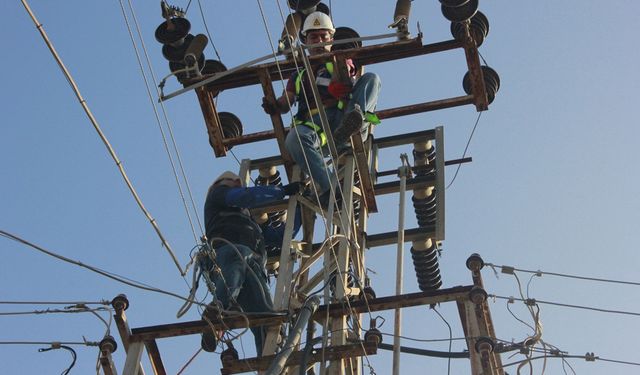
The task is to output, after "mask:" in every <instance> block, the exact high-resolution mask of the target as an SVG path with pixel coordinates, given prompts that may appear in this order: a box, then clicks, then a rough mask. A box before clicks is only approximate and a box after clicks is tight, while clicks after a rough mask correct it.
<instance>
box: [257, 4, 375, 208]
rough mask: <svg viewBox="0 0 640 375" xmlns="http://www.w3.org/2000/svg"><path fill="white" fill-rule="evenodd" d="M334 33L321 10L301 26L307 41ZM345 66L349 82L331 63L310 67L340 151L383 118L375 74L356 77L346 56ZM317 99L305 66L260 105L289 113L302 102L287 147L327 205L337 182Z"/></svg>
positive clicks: (315, 51) (318, 50) (320, 49)
mask: <svg viewBox="0 0 640 375" xmlns="http://www.w3.org/2000/svg"><path fill="white" fill-rule="evenodd" d="M334 33H335V28H334V27H333V23H332V21H331V18H330V17H329V16H328V15H326V14H324V13H322V12H314V13H311V14H309V15H308V16H307V18H306V19H305V21H304V25H303V28H302V35H303V36H304V37H305V43H306V44H308V45H315V44H321V43H330V42H332V41H333V35H334ZM330 49H331V44H326V45H320V46H315V47H310V48H309V54H310V55H312V56H313V55H319V54H323V53H327V52H329V51H330ZM346 64H347V68H348V73H349V77H348V78H347V80H339V79H338V74H334V70H336V69H337V67H334V66H333V64H332V63H331V62H327V63H324V64H319V65H317V66H314V67H312V69H313V73H314V76H315V82H314V83H315V85H316V86H317V88H318V92H319V94H320V97H319V98H317V100H318V102H320V103H321V104H322V106H323V107H324V110H325V113H326V115H327V120H328V122H329V127H330V128H331V132H332V135H333V140H334V142H335V144H336V147H337V148H338V151H339V152H340V150H342V149H345V148H346V143H347V142H348V141H349V140H350V137H351V136H352V135H354V134H357V133H358V132H360V133H361V134H362V136H363V138H365V137H366V136H367V132H366V129H367V126H368V124H369V123H372V124H377V123H379V122H380V121H379V120H378V118H377V117H376V116H375V114H374V111H375V107H376V104H377V102H378V94H379V92H380V85H381V83H380V78H379V77H378V75H377V74H375V73H365V74H363V75H362V76H358V75H357V69H356V68H355V66H354V64H353V62H352V61H351V60H349V59H348V60H346ZM315 99H316V98H314V97H313V91H312V87H311V83H310V82H309V78H308V75H307V74H305V73H304V69H303V70H300V71H298V72H296V73H294V74H293V75H292V76H291V78H289V81H288V82H287V86H286V88H285V90H284V92H283V94H282V96H280V97H278V98H277V99H276V100H275V101H274V100H273V99H271V98H267V97H264V98H263V100H262V107H263V109H264V111H265V112H266V113H268V114H272V115H273V114H282V113H285V112H288V111H289V110H290V109H291V107H290V106H291V104H293V103H296V104H297V105H298V112H297V113H296V115H295V116H294V123H293V124H292V127H291V131H290V132H289V134H287V138H286V140H285V147H286V149H287V151H288V152H289V154H291V157H292V158H293V159H294V160H295V161H296V163H297V164H298V165H299V166H300V168H301V169H302V170H303V171H304V172H305V173H307V174H308V175H310V176H311V178H312V179H313V181H314V184H315V188H316V192H317V193H318V195H319V197H320V204H321V205H322V206H326V203H328V200H329V195H330V186H331V184H335V182H336V178H335V174H334V173H333V172H332V171H330V170H328V169H327V166H326V164H325V162H324V156H325V155H326V151H327V148H326V147H325V146H326V144H327V137H326V135H325V133H324V131H323V130H322V126H321V121H320V114H319V112H318V109H317V105H316V100H315Z"/></svg>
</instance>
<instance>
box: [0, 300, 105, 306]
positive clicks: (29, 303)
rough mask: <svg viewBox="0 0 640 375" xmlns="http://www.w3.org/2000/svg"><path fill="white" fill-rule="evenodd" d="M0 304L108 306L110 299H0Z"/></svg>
mask: <svg viewBox="0 0 640 375" xmlns="http://www.w3.org/2000/svg"><path fill="white" fill-rule="evenodd" d="M0 305H75V306H80V305H82V306H84V305H105V306H110V305H111V301H109V300H102V301H100V302H84V301H83V302H63V301H56V302H51V301H0Z"/></svg>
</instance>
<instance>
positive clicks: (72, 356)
mask: <svg viewBox="0 0 640 375" xmlns="http://www.w3.org/2000/svg"><path fill="white" fill-rule="evenodd" d="M54 349H65V350H68V351H69V352H71V358H72V360H71V365H69V367H67V369H66V370H64V371H62V373H60V375H67V374H69V371H71V369H72V368H73V366H75V364H76V358H77V357H78V356H77V355H76V351H75V350H73V348H71V347H70V346H66V345H60V346H59V347H54V346H52V347H50V348H40V349H38V351H39V352H40V353H43V352H48V351H49V350H54Z"/></svg>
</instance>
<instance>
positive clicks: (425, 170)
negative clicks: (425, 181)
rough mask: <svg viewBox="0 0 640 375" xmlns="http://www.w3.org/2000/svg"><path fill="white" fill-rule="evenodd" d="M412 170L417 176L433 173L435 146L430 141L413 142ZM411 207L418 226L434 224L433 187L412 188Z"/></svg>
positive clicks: (434, 200)
mask: <svg viewBox="0 0 640 375" xmlns="http://www.w3.org/2000/svg"><path fill="white" fill-rule="evenodd" d="M413 158H414V162H413V163H414V172H415V173H416V175H417V176H427V175H430V174H434V173H435V171H436V170H435V168H436V167H435V166H436V164H435V162H436V148H435V147H434V146H433V144H432V143H431V141H426V142H417V143H414V144H413ZM411 201H412V202H413V208H414V209H415V212H416V218H417V219H418V226H420V227H426V226H430V225H435V223H436V212H437V202H436V194H435V188H434V187H432V186H427V187H423V188H418V189H414V190H413V197H411Z"/></svg>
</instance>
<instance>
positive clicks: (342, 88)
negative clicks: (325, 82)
mask: <svg viewBox="0 0 640 375" xmlns="http://www.w3.org/2000/svg"><path fill="white" fill-rule="evenodd" d="M351 88H352V87H351V85H348V84H345V83H342V82H337V81H336V82H331V83H330V84H329V87H328V90H329V94H331V96H333V97H334V98H336V99H340V98H344V97H345V96H347V95H349V93H350V92H351Z"/></svg>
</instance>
